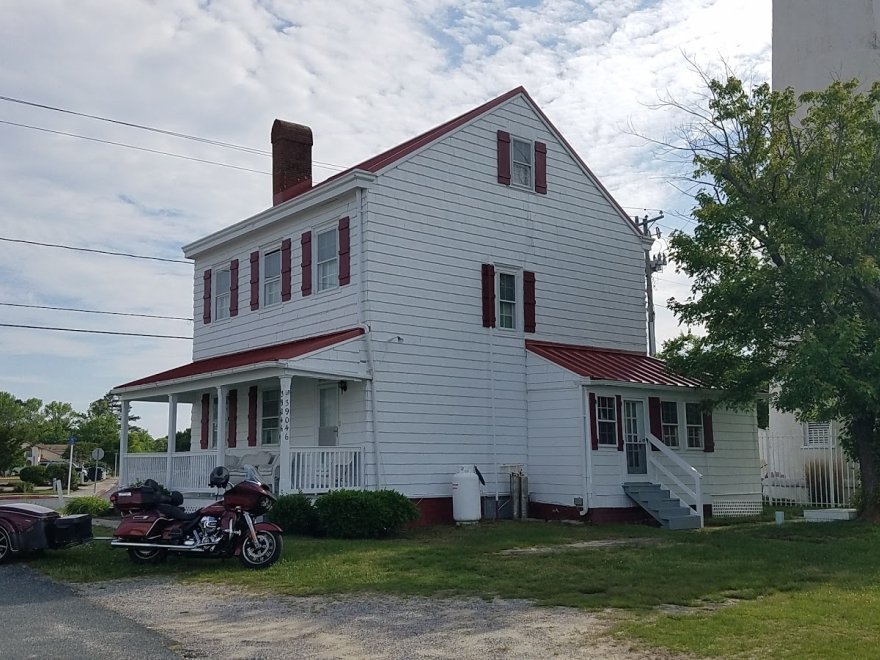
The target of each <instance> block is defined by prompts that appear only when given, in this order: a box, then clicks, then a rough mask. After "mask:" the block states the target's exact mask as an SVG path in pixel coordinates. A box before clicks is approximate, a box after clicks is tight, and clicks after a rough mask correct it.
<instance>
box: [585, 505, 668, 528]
mask: <svg viewBox="0 0 880 660" xmlns="http://www.w3.org/2000/svg"><path fill="white" fill-rule="evenodd" d="M587 521H589V522H591V523H593V524H595V525H613V524H619V523H647V524H650V525H653V526H655V527H656V526H657V523H656V522H655V520H654V519H653V518H652V517H651V516H650V514H648V512H647V511H645V510H644V509H642V508H641V507H637V506H635V507H625V508H619V509H617V508H611V507H599V508H594V509H590V510H589V512H588V513H587Z"/></svg>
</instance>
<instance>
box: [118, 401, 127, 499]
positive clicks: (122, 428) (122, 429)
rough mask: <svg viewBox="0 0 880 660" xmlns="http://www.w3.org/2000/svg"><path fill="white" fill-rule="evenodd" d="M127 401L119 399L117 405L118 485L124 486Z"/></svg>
mask: <svg viewBox="0 0 880 660" xmlns="http://www.w3.org/2000/svg"><path fill="white" fill-rule="evenodd" d="M128 406H129V404H128V401H125V400H124V399H123V400H122V401H121V406H120V407H119V474H118V475H117V476H118V477H119V487H120V488H124V487H125V486H126V485H127V484H128V470H127V468H126V465H125V455H126V454H127V453H128V409H129V408H128Z"/></svg>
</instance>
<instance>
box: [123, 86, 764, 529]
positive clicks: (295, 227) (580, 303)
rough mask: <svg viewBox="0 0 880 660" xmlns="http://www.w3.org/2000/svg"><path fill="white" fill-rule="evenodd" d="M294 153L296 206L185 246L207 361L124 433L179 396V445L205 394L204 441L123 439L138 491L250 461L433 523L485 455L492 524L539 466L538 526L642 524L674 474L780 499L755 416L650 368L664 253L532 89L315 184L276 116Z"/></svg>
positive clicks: (285, 196)
mask: <svg viewBox="0 0 880 660" xmlns="http://www.w3.org/2000/svg"><path fill="white" fill-rule="evenodd" d="M272 146H273V163H274V165H273V173H274V200H273V201H274V206H272V207H271V208H269V209H267V210H265V211H262V212H260V213H258V214H257V215H255V216H253V217H251V218H248V219H246V220H243V221H241V222H239V223H237V224H234V225H231V226H229V227H227V228H225V229H223V230H221V231H218V232H216V233H214V234H211V235H210V236H206V237H205V238H202V239H200V240H198V241H196V242H194V243H192V244H190V245H187V246H186V247H185V248H184V252H185V254H186V256H187V257H188V258H190V259H193V260H194V261H195V285H194V289H195V291H194V294H195V301H194V302H195V310H196V319H197V320H196V324H195V332H194V337H193V360H194V361H193V362H192V363H190V364H187V365H184V366H182V367H178V368H176V369H171V370H169V371H165V372H161V373H157V374H153V375H151V376H147V377H145V378H139V379H138V380H135V381H132V382H130V383H126V384H125V385H121V386H119V387H118V388H116V389H115V390H114V392H115V393H117V394H119V395H120V397H121V399H122V401H123V413H122V419H123V422H124V420H125V419H127V410H128V402H130V401H166V402H168V403H169V429H170V430H171V431H170V433H171V434H173V432H174V429H175V428H176V414H177V413H176V410H177V404H178V403H182V402H186V403H192V404H193V409H192V416H193V417H192V428H193V446H192V451H190V452H181V453H171V448H169V453H168V454H151V455H132V454H128V453H127V452H126V442H127V441H126V433H127V430H126V429H125V428H124V427H123V432H122V451H123V457H122V461H121V469H122V473H123V477H122V478H123V483H125V481H126V480H127V481H133V480H135V479H144V478H146V477H148V476H151V477H153V478H156V479H158V480H160V481H165V482H166V484H169V485H170V486H171V487H174V488H179V489H186V490H190V491H197V490H204V485H205V484H206V483H207V474H208V472H209V471H210V469H211V468H213V467H214V465H216V464H224V463H229V462H232V464H233V465H235V466H239V465H241V464H242V463H248V462H250V463H255V464H256V465H257V467H258V469H260V470H261V471H262V472H263V474H264V475H266V477H267V481H269V483H272V484H273V485H274V487H275V488H276V489H278V490H280V491H281V492H284V493H290V492H297V491H302V492H305V493H309V494H317V493H321V492H326V491H327V490H330V489H334V488H340V487H353V488H377V487H378V488H393V489H396V490H399V491H401V492H403V493H404V494H406V495H407V496H409V497H411V498H413V499H414V500H415V501H416V502H417V504H418V506H419V507H420V509H421V511H422V513H423V519H424V520H425V521H434V520H448V519H451V514H452V507H451V494H452V490H451V481H452V477H453V475H454V474H455V473H456V472H457V471H458V469H459V466H462V465H466V466H473V465H476V466H477V467H478V468H479V469H480V471H481V472H482V474H483V476H484V477H485V480H486V486H485V488H484V490H483V494H484V496H485V497H486V505H485V506H486V511H487V512H488V513H489V515H494V514H495V513H496V512H497V514H498V515H505V514H508V511H509V508H510V507H507V506H506V501H507V495H508V492H509V490H508V489H509V475H510V473H511V472H515V471H518V470H519V469H520V468H523V469H524V470H525V471H526V472H527V474H528V476H529V480H530V481H529V487H530V493H531V500H532V505H531V509H530V511H531V513H532V514H533V515H540V516H546V517H578V516H580V515H585V516H587V517H588V518H589V519H591V520H594V521H599V520H614V519H625V518H627V517H632V515H633V513H634V512H637V509H636V508H635V500H640V501H644V500H645V499H646V498H649V496H650V493H648V490H650V488H649V486H648V484H649V483H650V482H652V481H653V482H662V483H664V484H670V485H671V486H672V488H673V491H674V492H675V493H676V494H677V495H678V497H679V498H680V499H681V500H683V501H684V502H686V503H688V504H691V505H693V506H694V508H695V509H696V508H699V509H700V512H701V513H702V507H700V506H698V503H700V504H703V505H705V506H709V507H712V509H713V510H714V511H715V512H716V513H718V512H722V513H723V512H728V513H735V512H754V511H756V510H757V509H759V508H760V479H759V467H760V466H759V459H758V451H757V441H756V424H755V415H754V412H751V413H748V414H743V413H736V412H731V411H726V410H716V411H715V412H714V413H713V414H712V415H709V414H706V413H704V412H703V410H702V408H701V407H700V402H701V401H703V400H704V399H707V398H711V397H712V392H711V391H707V390H703V389H701V388H700V384H699V383H697V382H696V381H693V380H689V379H684V378H679V377H676V376H673V375H671V374H669V373H667V372H666V371H665V369H664V367H663V364H662V363H661V362H659V361H658V360H656V359H653V358H649V357H647V356H646V354H645V346H646V323H645V292H644V251H645V249H646V248H648V247H649V244H648V243H646V242H645V240H646V239H645V238H644V237H643V236H642V235H641V234H640V233H639V231H638V230H637V228H636V227H635V226H634V225H633V223H632V222H631V221H630V219H629V218H628V216H627V215H626V214H625V213H624V212H623V210H622V209H621V208H620V207H619V206H618V204H617V203H616V202H615V201H614V200H613V199H612V198H611V196H610V194H609V193H608V191H607V190H605V188H604V187H603V186H602V185H601V184H600V183H599V181H598V180H597V179H596V177H595V176H594V175H593V174H592V172H591V171H590V170H589V169H588V168H587V166H586V165H585V164H584V163H583V161H582V160H581V159H580V158H579V157H578V155H577V154H576V153H575V152H574V150H573V149H572V148H571V146H570V145H569V144H568V143H567V142H566V141H565V139H564V138H563V137H562V135H561V134H560V133H559V132H558V131H557V130H556V128H555V127H554V126H553V125H552V124H551V123H550V121H549V120H548V119H547V117H546V116H545V115H544V114H543V112H541V110H540V109H539V108H538V107H537V105H536V104H535V102H534V101H533V100H532V99H531V97H530V96H529V95H528V93H527V92H526V91H525V90H524V89H523V88H517V89H514V90H512V91H510V92H508V93H506V94H504V95H502V96H500V97H498V98H496V99H494V100H492V101H490V102H488V103H486V104H484V105H482V106H480V107H478V108H475V109H474V110H472V111H470V112H468V113H466V114H464V115H462V116H460V117H458V118H456V119H453V120H451V121H449V122H447V123H445V124H442V125H440V126H438V127H436V128H434V129H432V130H430V131H428V132H427V133H424V134H422V135H420V136H418V137H416V138H413V139H412V140H409V141H408V142H405V143H403V144H401V145H399V146H397V147H395V148H393V149H391V150H389V151H386V152H384V153H382V154H380V155H378V156H376V157H374V158H371V159H370V160H367V161H365V162H363V163H361V164H360V165H358V166H356V167H353V168H351V169H349V170H346V171H345V172H342V173H340V174H337V175H336V176H334V177H331V178H330V179H328V180H326V181H323V182H322V183H320V184H318V185H314V186H313V185H312V180H311V146H312V134H311V131H310V129H308V128H306V127H304V126H299V125H296V124H289V123H286V122H281V121H276V122H275V124H274V125H273V127H272ZM646 438H647V442H650V443H652V445H653V446H656V447H659V449H649V448H648V446H647V445H646ZM664 443H665V444H664ZM667 445H668V446H667ZM664 470H665V472H664ZM697 471H698V472H699V473H702V478H701V479H700V478H698V475H697ZM676 480H677V481H678V483H676ZM629 482H633V483H638V484H641V486H638V487H635V486H633V487H628V492H629V494H627V492H625V490H624V485H623V484H624V483H629ZM642 490H644V492H642ZM678 504H680V502H678V501H675V506H676V507H677V506H678ZM670 505H671V503H670ZM667 508H670V507H667ZM679 513H680V512H679ZM685 513H686V511H685ZM508 515H509V514H508ZM670 515H672V514H670ZM694 520H696V524H699V522H700V521H701V516H698V515H696V514H695V513H693V512H692V513H691V515H690V518H689V520H688V521H686V523H688V524H687V525H686V526H690V523H693V522H694Z"/></svg>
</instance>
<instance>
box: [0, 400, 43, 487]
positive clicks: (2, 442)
mask: <svg viewBox="0 0 880 660" xmlns="http://www.w3.org/2000/svg"><path fill="white" fill-rule="evenodd" d="M42 407H43V402H42V401H40V400H39V399H26V400H22V399H17V398H15V396H13V395H12V394H10V393H9V392H0V471H4V470H8V469H9V468H11V467H15V466H17V465H20V464H21V463H22V462H23V461H24V451H25V447H27V445H29V444H33V443H36V442H39V441H40V438H41V437H42V435H43V433H44V432H45V426H46V422H45V418H44V417H43V415H42V414H41V410H42Z"/></svg>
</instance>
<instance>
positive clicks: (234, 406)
mask: <svg viewBox="0 0 880 660" xmlns="http://www.w3.org/2000/svg"><path fill="white" fill-rule="evenodd" d="M236 426H238V390H229V394H228V395H227V396H226V444H227V446H229V447H233V448H234V447H235V443H236V442H237V437H236V436H237V434H236V428H235V427H236Z"/></svg>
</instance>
